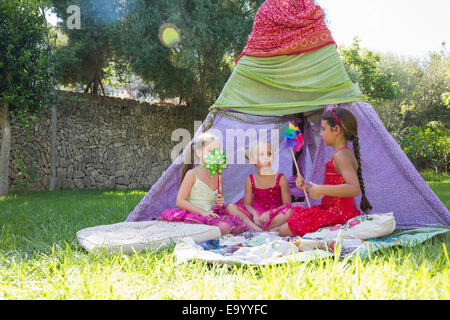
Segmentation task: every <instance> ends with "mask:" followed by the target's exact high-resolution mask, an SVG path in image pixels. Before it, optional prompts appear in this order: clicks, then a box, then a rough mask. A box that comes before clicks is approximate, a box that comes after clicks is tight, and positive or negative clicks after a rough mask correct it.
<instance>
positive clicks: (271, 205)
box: [236, 173, 291, 229]
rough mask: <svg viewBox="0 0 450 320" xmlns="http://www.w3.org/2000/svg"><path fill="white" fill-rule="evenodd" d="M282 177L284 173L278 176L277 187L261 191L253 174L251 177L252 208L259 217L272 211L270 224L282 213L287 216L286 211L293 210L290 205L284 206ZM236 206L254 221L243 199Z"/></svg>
mask: <svg viewBox="0 0 450 320" xmlns="http://www.w3.org/2000/svg"><path fill="white" fill-rule="evenodd" d="M282 176H283V174H282V173H279V174H278V177H277V181H276V183H275V186H273V187H270V188H265V189H261V188H257V187H256V185H255V180H254V178H253V175H252V174H251V175H250V181H251V183H252V192H253V200H252V207H253V209H254V210H255V211H256V212H257V213H258V214H259V215H262V214H263V213H264V212H267V211H270V217H269V221H268V223H269V222H270V221H271V220H272V219H273V218H274V217H275V216H276V215H278V214H280V213H283V214H286V210H287V209H289V208H291V204H290V203H286V204H285V205H284V206H283V199H282V197H281V187H280V179H281V177H282ZM236 205H237V206H238V207H239V209H241V211H242V212H244V213H245V214H246V215H247V216H248V217H249V218H250V219H251V220H252V221H253V215H252V214H251V213H250V212H248V211H247V209H246V208H245V205H244V203H243V199H242V200H240V201H239V202H238V203H236ZM280 207H281V208H280ZM277 208H279V209H277ZM268 223H266V225H265V226H267V225H268ZM265 226H264V227H265ZM263 229H264V228H263Z"/></svg>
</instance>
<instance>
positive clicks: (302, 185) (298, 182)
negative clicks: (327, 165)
mask: <svg viewBox="0 0 450 320" xmlns="http://www.w3.org/2000/svg"><path fill="white" fill-rule="evenodd" d="M295 185H296V186H297V188H299V189H302V190H303V189H304V188H305V187H306V181H305V179H304V178H303V177H302V176H301V175H299V174H298V175H297V178H295Z"/></svg>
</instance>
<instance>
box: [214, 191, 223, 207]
mask: <svg viewBox="0 0 450 320" xmlns="http://www.w3.org/2000/svg"><path fill="white" fill-rule="evenodd" d="M216 202H217V205H218V206H220V207H223V205H224V204H225V200H224V198H223V194H221V193H218V194H217V197H216Z"/></svg>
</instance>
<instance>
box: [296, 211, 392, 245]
mask: <svg viewBox="0 0 450 320" xmlns="http://www.w3.org/2000/svg"><path fill="white" fill-rule="evenodd" d="M394 230H395V218H394V213H393V212H389V213H373V214H363V215H360V216H357V217H354V218H352V219H350V220H348V221H347V222H346V223H345V224H343V225H340V224H338V225H335V226H332V227H326V228H321V229H319V230H317V231H316V232H312V233H307V234H305V235H304V237H305V238H311V239H317V238H320V239H337V238H340V237H341V236H342V237H343V238H344V239H360V240H367V239H370V238H378V237H383V236H386V235H388V234H391V233H392V232H393V231H394Z"/></svg>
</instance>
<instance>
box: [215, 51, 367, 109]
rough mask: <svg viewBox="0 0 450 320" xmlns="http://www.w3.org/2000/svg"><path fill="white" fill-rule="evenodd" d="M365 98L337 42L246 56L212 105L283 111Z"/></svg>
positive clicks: (220, 107) (224, 107)
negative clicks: (278, 53)
mask: <svg viewBox="0 0 450 320" xmlns="http://www.w3.org/2000/svg"><path fill="white" fill-rule="evenodd" d="M361 100H364V96H363V95H362V94H361V91H360V90H359V86H358V85H357V84H354V83H352V82H351V80H350V78H349V76H348V74H347V72H346V70H345V68H344V65H343V64H342V61H341V60H340V57H339V54H338V52H337V50H336V48H335V47H334V46H333V45H329V46H325V47H323V48H321V49H318V50H315V51H312V52H307V53H303V54H299V55H293V56H278V57H250V56H243V57H242V58H241V59H240V60H239V62H238V64H237V65H236V66H235V68H234V70H233V73H232V74H231V76H230V78H229V79H228V81H227V83H226V84H225V86H224V88H223V90H222V92H221V94H220V96H219V98H218V99H217V100H216V102H215V103H214V104H213V105H212V106H211V107H210V110H213V109H234V110H236V111H239V112H243V113H248V114H254V115H265V116H280V115H289V114H294V113H300V112H306V111H312V110H316V109H321V108H322V107H323V105H327V104H337V103H344V102H352V101H361Z"/></svg>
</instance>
